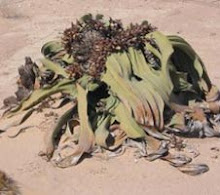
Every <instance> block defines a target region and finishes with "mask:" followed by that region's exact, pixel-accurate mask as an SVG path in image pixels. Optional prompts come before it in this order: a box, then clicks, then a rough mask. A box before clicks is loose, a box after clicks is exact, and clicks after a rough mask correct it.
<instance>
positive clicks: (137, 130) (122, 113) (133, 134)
mask: <svg viewBox="0 0 220 195" xmlns="http://www.w3.org/2000/svg"><path fill="white" fill-rule="evenodd" d="M115 115H116V117H117V120H118V121H119V122H120V127H121V129H122V130H124V131H125V132H126V134H127V136H128V137H130V138H134V139H135V138H143V137H145V132H144V130H143V129H142V128H141V127H140V126H139V125H138V124H137V123H136V121H135V120H134V118H133V117H132V116H131V115H130V113H129V112H128V110H127V108H126V106H125V105H124V104H122V103H120V104H119V105H118V106H117V108H116V109H115Z"/></svg>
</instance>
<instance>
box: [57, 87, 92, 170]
mask: <svg viewBox="0 0 220 195" xmlns="http://www.w3.org/2000/svg"><path fill="white" fill-rule="evenodd" d="M87 94H88V90H85V89H83V88H82V86H80V85H79V84H77V96H78V98H77V99H78V114H79V120H80V132H79V143H78V145H77V149H76V150H75V151H74V152H73V154H72V155H70V156H68V157H66V158H64V159H62V160H61V161H59V162H56V164H57V166H58V167H61V168H65V167H69V166H73V165H76V164H77V163H78V161H79V160H80V158H81V157H82V155H83V154H84V153H90V152H91V151H92V149H93V147H94V144H95V136H94V133H93V130H92V127H91V124H90V122H89V117H88V100H87Z"/></svg>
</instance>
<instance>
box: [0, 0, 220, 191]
mask: <svg viewBox="0 0 220 195" xmlns="http://www.w3.org/2000/svg"><path fill="white" fill-rule="evenodd" d="M88 12H91V13H103V14H105V15H107V16H112V17H113V18H119V19H122V20H123V22H125V23H129V22H138V21H141V20H142V19H145V20H146V19H147V20H148V21H149V22H151V23H152V24H153V25H155V26H157V27H158V28H159V29H160V30H161V31H163V32H165V33H167V34H180V35H181V36H183V37H184V38H185V39H187V40H188V41H189V42H190V43H191V44H192V46H193V47H194V48H195V49H196V51H197V52H198V53H199V54H200V56H201V57H202V59H203V61H204V62H205V64H206V66H207V70H208V73H209V75H210V77H211V79H212V81H213V82H214V83H215V84H216V85H217V86H218V87H220V74H219V73H220V67H218V66H219V64H220V58H219V54H220V53H219V51H220V1H219V0H216V1H215V0H181V1H178V0H176V1H175V0H117V1H116V0H93V1H91V0H47V1H43V0H0V68H1V69H0V70H1V71H0V100H3V99H4V98H5V97H7V96H9V95H11V94H13V92H14V91H15V88H16V84H15V81H16V75H17V67H18V66H20V65H21V64H22V63H23V60H24V57H25V56H26V55H29V56H31V57H33V58H34V59H37V58H39V57H40V48H41V46H42V44H43V43H45V42H46V41H49V40H53V39H56V38H57V37H59V36H60V33H61V32H62V31H63V29H65V28H66V27H68V26H69V25H70V22H71V21H75V19H76V18H77V17H80V16H81V15H83V14H85V13H88ZM40 118H42V114H39V115H35V118H32V119H30V121H29V123H38V121H41V122H39V123H42V124H41V125H40V127H42V128H32V129H29V130H27V131H26V132H25V133H22V134H21V135H20V136H18V137H17V138H14V139H10V138H8V135H9V134H13V133H14V132H15V131H16V128H14V129H12V130H10V131H9V132H7V133H5V134H1V135H0V169H2V170H4V171H6V172H7V173H8V174H9V175H11V176H12V177H13V178H14V179H16V180H17V181H18V182H19V185H20V186H21V189H22V191H23V193H24V194H26V195H31V194H37V195H41V194H45V195H49V194H54V195H59V194H64V195H69V194H100V195H101V194H163V195H164V194H178V195H181V194H194V195H195V194H216V195H217V194H220V185H219V181H220V174H219V172H220V152H214V151H212V150H211V148H212V147H219V148H220V140H219V139H217V138H212V139H202V140H199V139H190V140H189V142H190V143H191V144H192V145H193V146H194V147H195V148H198V149H199V151H200V152H201V154H200V156H199V157H198V158H196V159H195V162H204V163H206V164H208V165H209V167H210V171H209V172H208V173H206V174H204V175H201V176H198V177H191V176H187V175H184V174H182V173H180V172H178V171H177V170H176V169H174V168H173V167H171V166H169V165H168V164H167V163H165V162H162V161H155V162H153V163H150V162H146V161H145V160H139V161H138V162H135V161H134V158H133V156H132V153H131V152H129V151H128V152H126V154H125V155H123V156H122V157H118V158H115V159H113V160H109V161H103V160H99V159H95V158H91V159H86V160H84V161H83V162H82V163H81V164H79V165H78V166H76V167H72V168H68V169H59V168H55V167H53V166H52V165H51V164H50V163H48V162H45V161H44V160H42V159H41V158H40V157H38V152H39V151H40V150H41V149H42V147H43V137H44V134H45V131H46V130H47V128H49V127H50V125H48V124H47V121H43V122H42V120H39V119H40Z"/></svg>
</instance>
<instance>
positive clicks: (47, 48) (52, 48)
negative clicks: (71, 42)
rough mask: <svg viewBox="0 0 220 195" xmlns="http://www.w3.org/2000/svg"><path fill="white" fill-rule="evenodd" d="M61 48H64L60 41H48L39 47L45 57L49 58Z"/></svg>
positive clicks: (61, 49)
mask: <svg viewBox="0 0 220 195" xmlns="http://www.w3.org/2000/svg"><path fill="white" fill-rule="evenodd" d="M63 50H64V48H63V44H62V42H61V41H49V42H47V43H45V44H44V45H43V47H42V48H41V53H42V54H43V55H44V56H45V57H47V58H48V57H49V58H51V57H53V56H54V55H56V54H57V53H59V52H61V51H63Z"/></svg>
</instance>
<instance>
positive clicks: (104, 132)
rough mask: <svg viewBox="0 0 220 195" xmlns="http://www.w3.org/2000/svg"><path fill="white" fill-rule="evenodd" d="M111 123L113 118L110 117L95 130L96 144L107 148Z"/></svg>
mask: <svg viewBox="0 0 220 195" xmlns="http://www.w3.org/2000/svg"><path fill="white" fill-rule="evenodd" d="M110 122H111V116H110V115H108V116H107V117H106V118H105V119H104V120H102V122H101V124H99V126H98V128H97V129H96V130H95V141H96V144H98V145H99V146H102V147H104V148H107V147H108V146H107V143H106V140H107V138H108V136H109V130H108V128H109V126H110Z"/></svg>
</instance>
